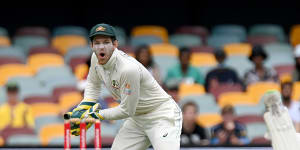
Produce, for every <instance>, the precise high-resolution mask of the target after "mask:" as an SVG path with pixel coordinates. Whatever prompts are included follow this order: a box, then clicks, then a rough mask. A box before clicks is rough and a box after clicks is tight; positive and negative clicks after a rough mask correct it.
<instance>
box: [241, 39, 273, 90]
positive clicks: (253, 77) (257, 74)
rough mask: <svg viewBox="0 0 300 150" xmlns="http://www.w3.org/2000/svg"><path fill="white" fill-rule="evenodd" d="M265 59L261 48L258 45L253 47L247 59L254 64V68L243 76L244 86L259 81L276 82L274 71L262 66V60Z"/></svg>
mask: <svg viewBox="0 0 300 150" xmlns="http://www.w3.org/2000/svg"><path fill="white" fill-rule="evenodd" d="M267 57H268V56H267V54H266V53H265V51H264V49H263V47H262V46H259V45H258V46H254V47H253V49H252V54H251V56H250V57H249V59H250V60H251V61H252V62H253V63H254V65H255V68H253V69H251V70H250V71H248V72H247V73H246V74H245V81H244V82H245V84H246V85H249V84H251V83H255V82H260V81H272V82H278V76H277V73H276V71H275V70H273V69H271V68H267V67H265V66H264V60H266V58H267Z"/></svg>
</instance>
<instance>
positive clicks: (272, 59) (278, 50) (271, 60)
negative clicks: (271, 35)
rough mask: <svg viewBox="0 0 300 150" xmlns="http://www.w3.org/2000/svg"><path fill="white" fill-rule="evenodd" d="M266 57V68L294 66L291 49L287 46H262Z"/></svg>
mask: <svg viewBox="0 0 300 150" xmlns="http://www.w3.org/2000/svg"><path fill="white" fill-rule="evenodd" d="M264 49H265V51H266V53H267V55H268V58H267V60H266V62H265V64H266V65H267V66H271V67H273V66H277V65H289V64H294V63H295V62H294V54H293V49H292V47H291V46H290V45H289V44H281V43H273V44H267V45H265V46H264Z"/></svg>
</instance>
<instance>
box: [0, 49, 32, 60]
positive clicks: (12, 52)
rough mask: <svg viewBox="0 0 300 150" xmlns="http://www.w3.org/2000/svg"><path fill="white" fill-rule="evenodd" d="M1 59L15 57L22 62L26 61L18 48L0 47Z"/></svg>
mask: <svg viewBox="0 0 300 150" xmlns="http://www.w3.org/2000/svg"><path fill="white" fill-rule="evenodd" d="M0 56H1V57H15V58H18V59H21V60H22V62H25V61H26V57H27V56H26V55H25V53H24V52H23V50H22V49H21V48H20V47H0Z"/></svg>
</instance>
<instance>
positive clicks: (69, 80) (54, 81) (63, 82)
mask: <svg viewBox="0 0 300 150" xmlns="http://www.w3.org/2000/svg"><path fill="white" fill-rule="evenodd" d="M43 84H45V87H46V88H47V89H49V90H53V89H54V88H57V87H62V86H76V85H77V79H76V77H75V76H73V77H63V78H62V77H50V78H49V79H48V80H44V81H43Z"/></svg>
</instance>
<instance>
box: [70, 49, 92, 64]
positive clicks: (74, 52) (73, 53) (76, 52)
mask: <svg viewBox="0 0 300 150" xmlns="http://www.w3.org/2000/svg"><path fill="white" fill-rule="evenodd" d="M91 55H92V50H91V48H90V47H88V46H85V47H74V48H71V49H70V50H69V51H68V52H67V53H66V55H65V56H64V59H65V63H66V64H70V61H71V59H72V58H75V57H84V56H85V57H88V58H89V57H90V56H91Z"/></svg>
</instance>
